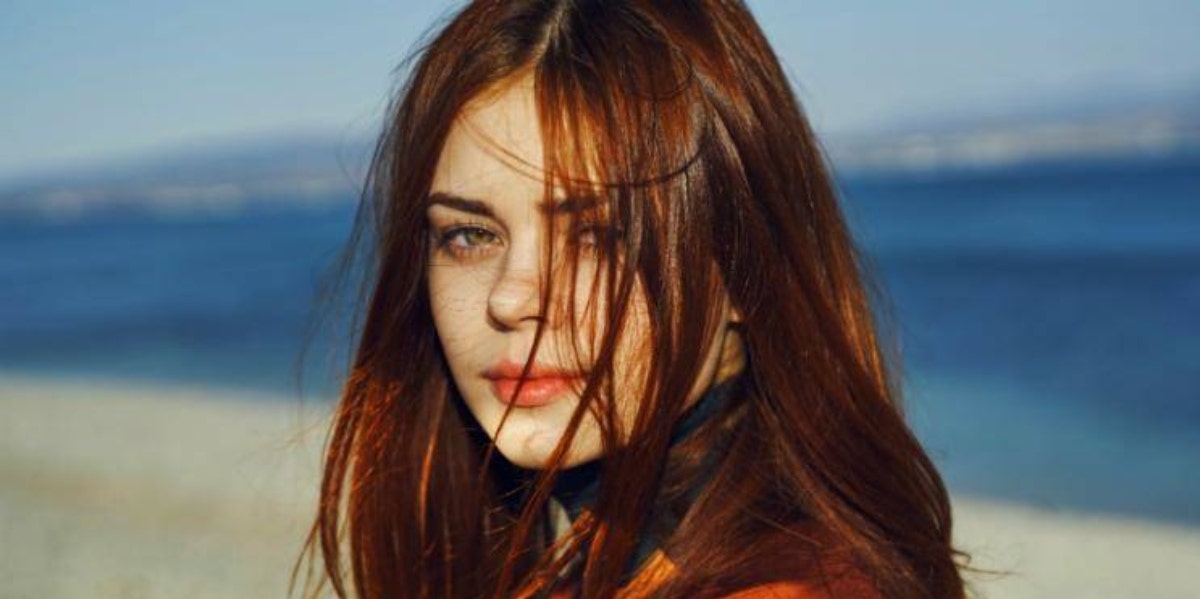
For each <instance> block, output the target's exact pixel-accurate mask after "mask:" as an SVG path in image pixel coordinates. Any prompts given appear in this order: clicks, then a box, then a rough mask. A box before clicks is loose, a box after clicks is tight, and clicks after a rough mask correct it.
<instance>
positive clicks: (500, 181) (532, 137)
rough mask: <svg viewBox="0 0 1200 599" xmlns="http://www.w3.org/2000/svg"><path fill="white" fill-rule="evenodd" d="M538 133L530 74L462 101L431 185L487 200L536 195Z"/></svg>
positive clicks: (539, 179) (539, 156)
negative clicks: (460, 110)
mask: <svg viewBox="0 0 1200 599" xmlns="http://www.w3.org/2000/svg"><path fill="white" fill-rule="evenodd" d="M542 165H543V159H542V139H541V131H540V128H539V125H538V113H537V105H536V103H535V99H534V93H533V83H532V79H531V78H522V79H519V80H516V81H514V82H511V83H508V84H506V85H505V86H504V87H502V88H500V89H498V90H497V91H493V92H490V93H488V94H486V95H484V96H482V97H480V98H478V99H476V100H474V101H472V102H471V103H470V104H468V105H467V107H466V108H465V109H464V110H463V111H462V113H460V114H459V115H458V117H457V118H456V119H455V121H454V124H453V125H452V127H451V129H450V132H449V134H448V135H447V138H446V142H445V145H444V146H443V149H442V152H441V155H440V156H439V158H438V165H437V169H436V171H435V173H434V177H433V183H432V189H433V190H434V191H435V192H444V193H448V194H452V195H456V196H461V197H484V198H489V199H493V200H497V201H499V200H505V199H517V198H526V199H527V200H528V201H536V200H537V199H540V198H541V196H542V191H543V185H544V184H543V172H542Z"/></svg>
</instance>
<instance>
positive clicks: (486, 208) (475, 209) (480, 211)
mask: <svg viewBox="0 0 1200 599" xmlns="http://www.w3.org/2000/svg"><path fill="white" fill-rule="evenodd" d="M435 204H438V205H442V206H445V207H447V208H453V209H455V210H460V211H462V212H468V213H470V214H477V215H479V216H484V217H487V218H491V219H495V218H496V211H495V210H493V209H492V205H491V204H489V203H487V202H485V201H483V200H476V199H472V198H464V197H462V196H459V195H455V194H453V193H450V192H446V191H435V192H432V193H430V194H429V196H428V198H427V201H426V206H433V205H435ZM599 204H600V198H598V197H596V196H567V197H565V198H562V199H561V200H559V201H556V202H553V203H552V204H547V203H546V202H538V211H539V212H541V213H542V214H546V215H551V216H555V215H562V214H579V213H582V212H586V211H588V210H592V209H594V208H595V207H596V206H597V205H599Z"/></svg>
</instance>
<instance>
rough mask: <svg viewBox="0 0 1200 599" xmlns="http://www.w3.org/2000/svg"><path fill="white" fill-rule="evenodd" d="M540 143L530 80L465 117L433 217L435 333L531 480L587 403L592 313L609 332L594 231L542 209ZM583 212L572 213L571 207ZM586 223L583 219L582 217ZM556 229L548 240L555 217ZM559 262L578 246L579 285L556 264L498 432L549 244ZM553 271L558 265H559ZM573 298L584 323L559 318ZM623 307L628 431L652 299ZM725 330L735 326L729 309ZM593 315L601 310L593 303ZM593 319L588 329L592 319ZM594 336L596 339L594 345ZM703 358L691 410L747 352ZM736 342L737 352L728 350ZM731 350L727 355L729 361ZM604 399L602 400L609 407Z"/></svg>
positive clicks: (577, 444) (559, 204)
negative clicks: (525, 372)
mask: <svg viewBox="0 0 1200 599" xmlns="http://www.w3.org/2000/svg"><path fill="white" fill-rule="evenodd" d="M541 169H542V145H541V138H540V135H539V131H538V120H537V113H536V108H535V105H534V97H533V90H532V82H531V80H530V79H528V78H525V79H521V80H518V81H517V82H515V83H512V84H511V85H510V86H507V87H506V88H504V89H503V91H501V92H499V93H498V94H497V95H493V96H488V98H487V99H486V100H481V101H479V102H477V103H475V104H473V105H472V106H471V107H470V108H469V109H468V110H466V111H465V112H464V113H463V114H462V115H460V117H459V119H458V120H457V121H456V123H455V125H454V126H453V128H452V129H451V131H450V133H449V136H448V138H447V140H446V144H445V147H444V149H443V151H442V154H441V156H440V157H439V161H438V166H437V171H436V172H435V173H434V178H433V182H432V186H431V192H430V205H429V208H428V212H427V218H428V221H429V229H430V232H431V236H430V240H429V243H430V244H431V245H430V252H429V256H430V258H429V264H428V267H429V298H430V303H431V306H432V310H433V318H434V324H435V326H436V328H437V332H438V337H439V339H440V340H441V345H442V348H443V350H444V351H445V355H446V360H447V362H448V364H449V366H450V371H451V374H452V376H453V377H454V382H455V384H456V386H457V387H458V390H459V392H460V394H461V395H462V397H463V399H464V400H465V401H466V404H467V407H468V408H469V409H470V411H471V413H472V414H473V415H474V417H475V418H476V420H478V422H479V424H480V425H481V426H482V427H483V429H484V430H486V431H487V433H488V435H489V436H491V438H492V439H494V440H495V443H496V446H497V449H498V450H499V451H500V452H501V453H502V454H503V455H504V456H505V457H506V458H508V459H509V460H510V461H512V462H513V463H515V464H517V465H518V466H522V467H526V468H539V467H543V466H544V465H546V463H547V460H548V458H549V457H550V455H551V453H552V452H553V451H554V448H555V446H556V445H557V444H558V442H559V440H560V439H561V438H562V436H563V433H564V432H565V430H566V427H567V423H568V422H569V421H570V418H571V414H572V413H573V411H574V409H575V407H576V406H577V405H578V402H579V394H580V391H581V389H582V384H583V381H582V379H581V378H580V377H581V376H582V375H583V374H584V373H586V372H587V370H588V363H587V360H589V359H590V357H589V355H588V354H589V352H592V351H594V350H595V347H594V346H595V345H596V344H597V343H598V339H597V338H596V337H595V335H596V334H597V332H596V331H591V327H590V326H589V324H587V323H590V322H592V320H591V318H592V315H591V314H589V310H594V311H598V314H597V315H598V317H599V322H603V321H604V315H605V314H606V310H607V306H605V305H604V301H603V298H604V295H605V293H604V289H603V288H600V290H599V292H598V293H597V295H596V297H595V298H592V297H591V290H592V281H593V275H594V274H595V273H596V271H597V268H598V266H599V264H598V263H597V261H596V257H595V255H594V254H593V253H591V252H590V250H589V244H591V243H593V242H594V241H595V237H594V233H595V232H594V231H590V230H587V229H585V228H579V229H577V230H576V231H569V230H568V226H567V224H568V219H569V218H570V217H569V216H567V215H566V214H565V213H563V212H561V211H563V210H566V209H569V208H570V204H569V203H566V202H564V201H563V200H562V197H561V196H560V195H556V196H555V199H554V202H553V203H552V205H550V206H544V205H542V202H543V186H544V184H543V181H542V179H541V173H542V170H541ZM577 207H578V206H576V208H577ZM583 214H584V218H583V219H582V220H585V221H586V212H585V213H583ZM551 218H553V219H557V222H556V223H555V226H554V237H555V239H550V238H549V236H550V233H549V227H550V223H549V219H551ZM548 243H554V244H556V245H555V251H554V255H555V256H556V257H557V256H565V255H567V254H568V253H569V252H568V248H569V246H568V244H579V254H578V255H579V263H578V270H577V272H576V278H575V279H574V280H573V281H571V282H569V283H568V282H567V281H564V280H563V278H564V277H566V276H567V275H568V273H569V272H570V271H569V270H568V269H566V268H565V267H563V266H562V265H555V266H554V269H555V271H554V275H555V277H556V283H555V288H556V289H555V293H556V294H558V295H556V296H555V297H552V298H551V299H550V302H549V306H548V308H550V309H549V310H548V312H547V314H546V323H545V331H544V333H543V335H544V336H543V338H542V340H541V343H540V346H539V348H538V353H537V356H536V360H535V361H534V364H533V365H532V371H531V372H530V378H528V379H526V382H525V385H524V386H523V388H522V391H521V394H520V396H519V397H518V398H517V401H516V402H515V405H514V406H513V409H512V413H511V414H510V415H509V417H508V419H507V420H506V421H505V422H504V426H503V427H502V428H501V427H500V421H501V417H502V415H503V414H504V412H505V409H506V408H507V403H508V402H509V399H510V397H511V394H512V391H513V388H514V387H515V385H516V379H517V377H519V376H520V371H521V367H522V366H523V365H524V364H525V362H526V360H527V359H528V358H529V355H530V350H531V348H532V346H533V338H534V333H535V330H536V329H537V326H538V322H539V320H540V319H539V313H540V311H541V308H542V306H541V303H540V302H541V299H542V298H541V290H540V289H539V282H540V281H541V280H542V277H543V274H544V271H545V269H547V268H550V267H551V266H550V265H547V264H543V261H544V260H545V252H544V244H548ZM556 261H558V259H557V258H556ZM570 286H574V287H575V289H576V293H575V296H576V299H575V301H576V302H577V303H576V310H575V312H576V314H577V318H578V319H579V321H577V322H565V319H566V313H565V311H564V310H561V309H557V308H558V307H559V306H560V304H561V302H562V301H564V298H567V297H569V288H570ZM631 301H632V303H631V305H630V306H629V307H628V309H627V320H626V326H625V327H624V328H623V334H622V336H621V338H620V341H619V343H618V346H617V354H616V357H615V360H614V365H613V367H614V375H615V377H614V380H615V381H616V382H617V387H616V394H617V397H616V398H615V402H616V403H615V406H616V409H617V414H618V417H619V418H620V420H621V423H622V429H623V430H628V426H629V425H631V424H632V419H633V417H634V415H635V413H636V408H637V406H636V401H637V399H636V398H638V397H640V393H641V390H642V385H644V380H645V373H644V372H642V370H641V369H639V366H641V365H644V363H645V359H640V360H639V357H643V358H644V356H646V355H647V354H646V352H648V351H649V348H648V346H647V339H648V335H647V331H648V325H647V315H646V308H645V306H646V301H645V295H644V289H643V288H642V287H641V286H640V285H638V286H637V287H636V289H635V290H634V295H633V298H632V300H631ZM723 302H724V306H725V308H724V310H725V312H724V314H725V316H726V318H725V321H728V320H729V319H730V318H731V317H732V314H733V313H732V311H731V309H730V308H729V305H728V301H727V299H725V298H723ZM589 303H593V304H594V305H589ZM585 319H586V320H585ZM572 330H578V331H580V336H581V339H580V345H581V347H580V348H579V349H580V350H581V351H582V352H583V353H582V355H581V356H580V357H581V358H582V359H583V361H584V363H583V364H576V363H574V359H573V356H574V354H573V353H572V351H571V347H572V346H571V331H572ZM589 333H590V336H589ZM717 340H718V341H717V342H716V343H714V344H713V347H712V348H710V350H709V351H708V353H707V356H708V357H707V359H706V360H705V363H704V366H703V369H702V371H701V376H700V377H699V379H698V380H697V381H696V384H695V386H694V387H693V389H692V394H691V397H692V399H695V398H696V397H698V396H699V395H700V393H702V392H703V391H704V390H705V389H706V388H707V387H708V385H710V384H711V383H712V382H713V381H714V380H719V379H723V378H725V375H728V374H732V373H733V372H736V370H738V369H740V367H741V353H740V349H741V346H740V341H739V340H737V339H736V335H734V334H727V329H726V328H725V327H722V329H721V331H720V333H719V334H718V336H717ZM732 344H736V347H733V346H732ZM731 350H732V351H731ZM606 400H607V399H606ZM601 452H602V447H601V437H600V429H599V426H598V423H597V421H596V419H595V417H594V416H593V415H592V414H590V413H589V414H587V415H585V417H584V420H583V422H581V424H580V428H579V430H578V432H577V434H576V435H575V438H574V442H573V443H572V445H571V447H570V449H569V450H568V453H567V456H566V463H565V465H566V466H568V467H569V466H572V465H576V464H580V463H583V462H586V461H589V460H591V459H593V458H596V457H599V456H600V454H601Z"/></svg>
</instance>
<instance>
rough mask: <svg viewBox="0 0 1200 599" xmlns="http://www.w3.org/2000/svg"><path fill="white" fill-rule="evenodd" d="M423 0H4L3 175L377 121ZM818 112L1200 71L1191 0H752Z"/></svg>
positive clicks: (849, 122)
mask: <svg viewBox="0 0 1200 599" xmlns="http://www.w3.org/2000/svg"><path fill="white" fill-rule="evenodd" d="M456 4H457V3H450V2H444V1H443V2H434V1H425V0H403V1H402V0H387V1H385V0H340V1H336V2H335V1H332V0H327V1H325V2H313V1H303V0H286V1H284V0H241V1H238V2H234V1H232V0H209V1H207V2H190V3H183V2H169V3H168V2H160V1H150V0H110V1H107V2H96V1H94V0H93V1H79V0H59V1H47V0H40V1H39V0H5V2H3V3H0V89H2V90H3V94H0V112H2V113H3V114H4V115H5V118H3V119H0V179H3V178H8V177H11V176H16V175H20V174H22V173H26V172H30V171H38V170H46V169H57V168H66V167H69V166H71V165H78V164H92V163H98V162H103V161H106V160H111V159H122V158H129V157H136V156H139V155H143V154H152V153H154V152H157V151H161V150H164V149H168V148H172V147H175V146H178V145H181V144H189V143H196V142H200V143H203V142H206V141H217V140H228V139H237V138H254V137H258V136H268V135H279V134H286V133H297V132H324V133H330V132H332V133H334V134H345V135H356V134H359V133H362V132H367V131H371V130H372V129H373V127H374V126H375V124H376V123H377V119H378V117H379V115H380V113H381V111H382V108H383V106H384V104H385V102H386V99H387V95H388V93H389V90H390V89H391V88H392V86H393V84H394V83H395V82H396V81H395V79H394V77H393V73H392V69H393V67H394V66H395V65H396V64H397V63H398V61H399V60H400V59H401V58H402V57H403V56H405V55H406V53H407V52H408V50H409V49H410V47H411V46H412V44H413V42H414V41H415V40H416V39H417V37H418V35H419V34H420V33H421V32H422V31H424V30H425V29H426V28H427V27H428V26H429V25H430V24H431V23H432V22H433V21H434V19H435V18H436V17H437V16H438V15H441V14H444V13H445V12H447V11H448V10H449V9H450V8H452V6H454V5H456ZM749 4H750V6H751V8H752V9H753V10H754V11H755V13H756V15H757V16H758V18H759V20H760V21H761V23H762V24H763V26H764V29H766V31H767V34H768V36H769V37H770V38H771V40H772V43H773V44H774V45H775V48H776V50H777V52H778V53H779V55H780V57H781V58H782V59H783V61H784V62H785V64H786V66H787V68H788V70H789V72H790V73H791V75H792V76H793V80H794V83H795V84H796V87H797V89H798V91H799V92H800V97H801V101H802V102H803V103H804V104H805V107H806V109H807V110H808V113H809V116H810V118H811V119H812V120H813V122H814V125H815V126H816V127H817V129H818V131H820V132H822V133H827V134H833V135H836V134H841V133H846V132H854V131H865V130H870V129H871V128H873V127H875V126H877V125H880V124H891V123H896V122H902V121H904V120H905V119H907V118H914V117H916V118H921V117H926V116H930V115H938V114H948V113H955V112H960V111H964V110H966V111H987V110H990V109H997V110H998V109H1003V108H1005V107H1011V106H1020V105H1023V104H1029V103H1034V104H1036V103H1037V102H1041V101H1045V100H1046V99H1048V98H1055V97H1070V96H1071V95H1073V94H1075V95H1077V94H1082V93H1085V91H1087V90H1091V91H1093V92H1099V93H1103V92H1104V91H1105V90H1150V91H1152V90H1156V89H1169V88H1173V87H1179V86H1183V85H1187V84H1200V2H1195V1H1194V0H1143V1H1141V2H1139V3H1136V4H1135V3H1133V2H1116V1H1114V0H1091V1H1083V0H1043V1H1035V0H1010V1H1007V2H992V3H986V4H985V3H980V2H961V1H960V2H952V1H949V0H941V1H939V0H911V1H910V2H904V3H901V2H895V1H889V2H880V1H867V0H858V1H856V0H840V1H835V0H819V1H799V0H757V1H756V0H751V1H750V2H749Z"/></svg>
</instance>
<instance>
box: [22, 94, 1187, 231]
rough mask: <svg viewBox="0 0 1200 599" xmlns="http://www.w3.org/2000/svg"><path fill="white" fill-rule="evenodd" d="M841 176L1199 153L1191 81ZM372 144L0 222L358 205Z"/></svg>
mask: <svg viewBox="0 0 1200 599" xmlns="http://www.w3.org/2000/svg"><path fill="white" fill-rule="evenodd" d="M822 142H823V143H824V144H825V146H826V148H827V149H828V150H829V153H830V157H831V160H832V161H833V163H834V165H835V167H836V168H837V169H838V170H839V171H840V172H842V173H852V172H874V173H884V174H886V173H888V172H895V171H901V172H913V171H918V172H922V173H936V172H938V171H941V170H946V169H952V170H962V169H968V170H974V169H992V168H997V167H1004V166H1012V165H1019V164H1025V163H1037V162H1045V161H1056V160H1063V159H1068V160H1090V159H1097V158H1128V157H1138V158H1149V159H1157V158H1160V157H1167V158H1169V157H1172V156H1178V155H1189V154H1200V85H1197V86H1194V87H1191V88H1189V89H1184V90H1180V91H1177V92H1174V93H1165V94H1164V93H1159V94H1156V95H1155V94H1150V95H1147V94H1138V93H1132V92H1130V93H1115V92H1106V91H1104V90H1092V92H1090V93H1087V94H1083V95H1081V96H1076V97H1074V98H1063V99H1061V100H1059V101H1049V102H1047V101H1043V102H1041V103H1038V104H1032V105H1030V106H1027V107H1024V108H1020V109H1013V110H1010V111H1007V112H1003V113H991V114H979V113H972V112H971V111H970V110H967V111H963V112H961V113H959V114H957V115H936V116H931V117H929V118H926V119H922V120H920V121H909V122H905V123H897V124H895V125H892V126H888V127H882V128H879V129H878V130H876V131H873V132H870V133H866V134H859V135H852V136H841V137H829V138H827V137H825V136H822ZM372 143H373V140H369V139H347V138H345V137H344V136H336V135H308V136H300V135H297V136H292V137H287V138H273V139H263V140H257V141H252V142H244V141H243V142H226V143H216V144H205V145H200V146H193V147H187V148H180V149H177V150H174V151H171V152H166V153H159V154H156V155H153V156H146V157H144V158H141V159H134V160H126V161H121V162H114V163H107V164H100V165H98V166H95V167H91V168H87V169H76V170H72V171H68V172H62V173H51V174H46V175H39V176H36V177H27V178H24V179H22V180H19V181H15V182H10V183H9V184H7V185H4V184H0V218H4V217H6V216H9V217H11V216H14V215H17V216H22V215H23V216H33V217H37V218H42V217H46V218H52V219H61V220H70V219H74V218H79V217H82V216H84V215H88V214H93V213H96V212H103V211H108V210H117V211H127V210H134V211H144V212H151V213H156V214H168V215H177V214H191V213H208V212H218V213H221V212H236V211H239V210H242V209H244V208H246V207H247V206H263V205H276V204H277V205H289V206H290V205H295V204H304V203H309V204H327V203H330V202H347V201H352V200H353V199H354V198H356V197H357V194H358V193H359V191H360V187H361V185H362V181H363V177H364V176H365V171H366V165H367V162H368V160H369V156H370V151H371V150H372Z"/></svg>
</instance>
